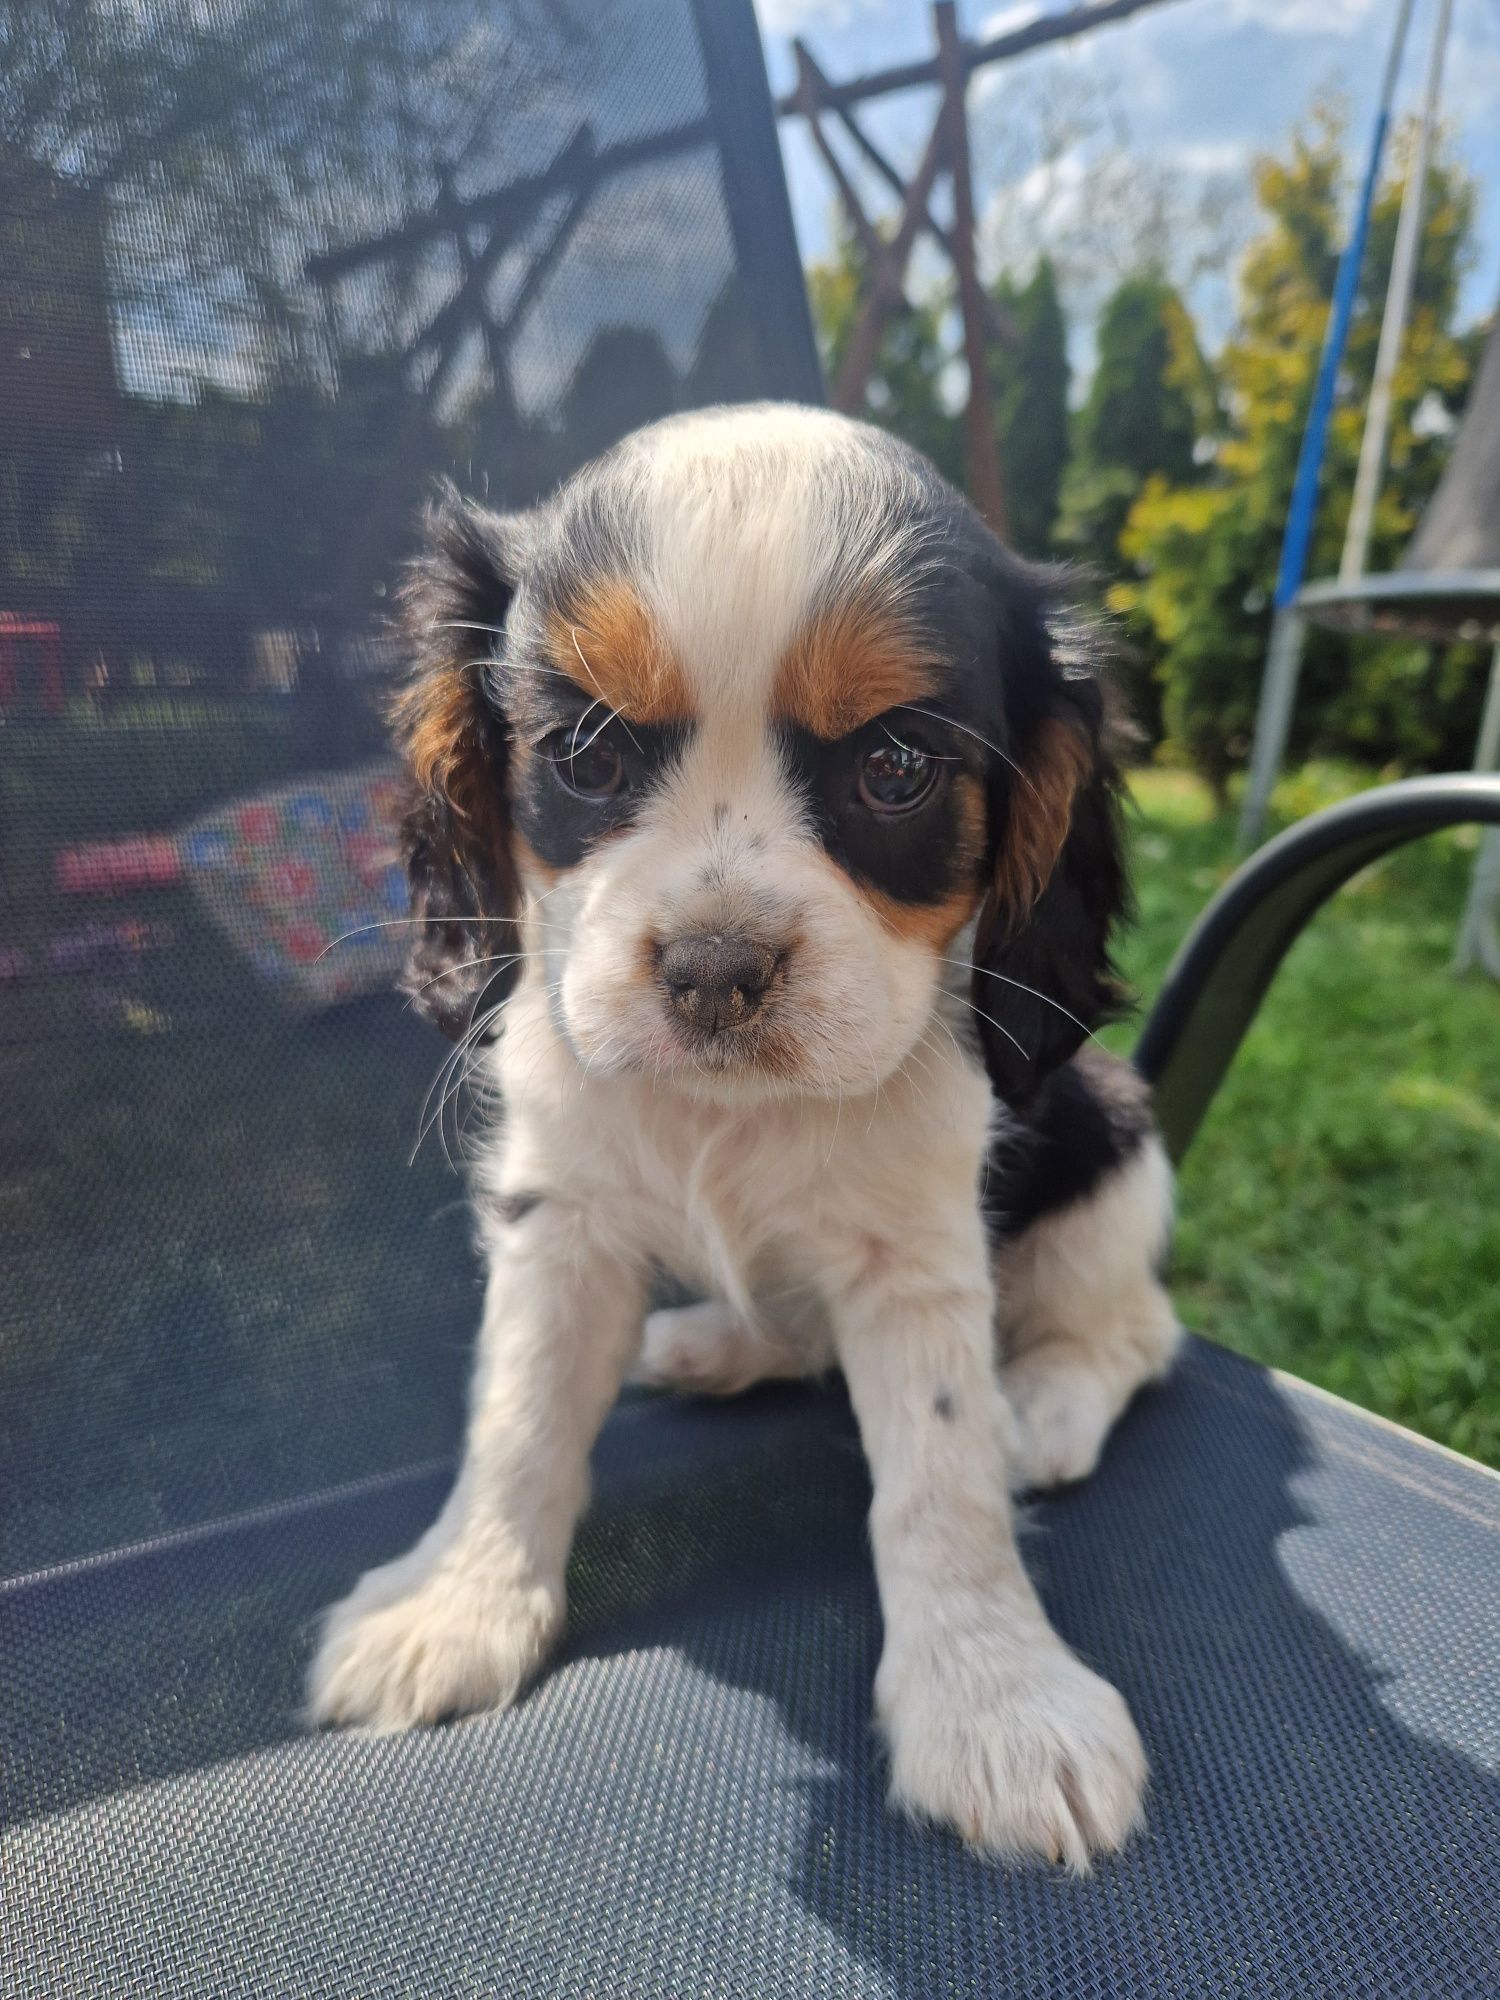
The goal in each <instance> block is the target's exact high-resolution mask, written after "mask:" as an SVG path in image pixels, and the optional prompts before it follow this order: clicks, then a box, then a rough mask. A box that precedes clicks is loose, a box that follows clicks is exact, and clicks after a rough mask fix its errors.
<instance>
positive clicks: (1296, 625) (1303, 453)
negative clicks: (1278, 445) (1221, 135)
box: [1239, 0, 1413, 848]
mask: <svg viewBox="0 0 1500 2000" xmlns="http://www.w3.org/2000/svg"><path fill="white" fill-rule="evenodd" d="M1412 4H1413V0H1401V9H1400V12H1399V13H1398V14H1397V16H1396V32H1395V35H1394V36H1393V37H1392V40H1391V52H1390V55H1389V56H1388V57H1387V59H1386V65H1385V80H1384V82H1383V83H1382V84H1381V87H1380V107H1379V110H1378V111H1377V112H1376V115H1375V130H1374V131H1373V132H1372V133H1371V135H1370V159H1369V164H1368V165H1367V166H1366V168H1365V178H1364V185H1363V186H1362V187H1361V189H1360V191H1359V205H1358V207H1357V208H1356V210H1355V212H1354V224H1353V227H1352V228H1351V229H1350V232H1349V241H1348V242H1347V243H1346V244H1345V245H1344V254H1343V256H1342V257H1341V258H1340V259H1339V269H1338V276H1337V278H1336V279H1335V280H1334V287H1333V306H1332V309H1331V311H1330V312H1329V315H1328V331H1327V332H1326V333H1325V334H1324V336H1323V354H1322V358H1321V359H1320V360H1319V362H1318V379H1317V381H1316V383H1315V384H1314V385H1313V399H1312V407H1311V409H1310V410H1309V411H1308V413H1307V428H1306V429H1305V430H1304V431H1303V433H1302V449H1301V450H1300V452H1299V453H1298V454H1297V477H1296V479H1295V481H1294V482H1293V485H1292V500H1291V505H1290V506H1289V507H1288V509H1287V516H1286V527H1285V529H1284V530H1283V531H1282V537H1281V560H1280V562H1279V563H1278V564H1277V568H1276V590H1275V595H1274V597H1273V599H1272V602H1273V604H1274V605H1275V612H1276V615H1275V617H1274V618H1273V619H1272V620H1271V643H1270V646H1269V648H1268V649H1267V652H1266V664H1265V670H1264V672H1263V673H1262V675H1261V678H1260V700H1259V703H1258V705H1257V707H1256V712H1255V740H1254V742H1253V743H1252V744H1251V747H1250V771H1249V775H1248V777H1247V779H1246V781H1245V797H1244V801H1243V803H1242V805H1241V807H1240V832H1239V838H1240V845H1241V847H1245V848H1249V847H1253V846H1254V845H1255V843H1256V841H1257V840H1259V839H1260V835H1261V829H1262V827H1263V826H1264V825H1265V821H1266V812H1267V810H1268V808H1269V806H1270V803H1271V793H1272V791H1273V790H1274V789H1275V785H1276V779H1277V775H1278V773H1279V772H1280V770H1281V759H1282V756H1283V754H1284V752H1285V750H1286V741H1287V735H1288V733H1289V731H1290V729H1291V726H1292V709H1293V707H1294V705H1295V703H1296V700H1297V682H1298V679H1299V678H1300V676H1301V672H1302V640H1303V633H1304V623H1303V618H1302V614H1301V612H1300V611H1299V610H1298V609H1297V599H1298V597H1299V596H1300V594H1301V591H1302V585H1303V581H1304V579H1305V578H1306V575H1307V552H1308V549H1309V548H1310V547H1311V545H1312V532H1313V521H1314V518H1315V516H1316V514H1317V511H1318V481H1319V478H1320V477H1321V475H1322V471H1323V452H1324V448H1325V447H1326V445H1327V443H1328V419H1329V417H1330V416H1331V415H1332V412H1333V392H1334V390H1335V389H1336V388H1337V386H1338V377H1339V363H1340V362H1341V361H1342V360H1343V358H1344V347H1345V344H1346V343H1347V341H1348V339H1349V322H1350V320H1351V319H1352V318H1353V316H1354V294H1355V292H1356V290H1357V289H1358V286H1359V271H1360V266H1361V264H1363V262H1364V257H1365V241H1366V238H1367V237H1368V236H1369V233H1370V211H1371V209H1372V208H1373V207H1374V206H1375V189H1376V187H1377V185H1378V184H1379V181H1380V163H1381V160H1382V159H1383V157H1384V155H1385V140H1386V134H1387V132H1388V131H1389V130H1390V125H1391V105H1392V102H1393V101H1394V99H1395V95H1396V79H1397V76H1398V74H1399V72H1400V69H1401V51H1402V49H1403V48H1404V46H1405V44H1406V31H1407V28H1408V27H1409V26H1410V23H1411V10H1412Z"/></svg>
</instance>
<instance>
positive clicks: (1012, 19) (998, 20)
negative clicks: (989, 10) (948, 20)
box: [975, 6, 1042, 42]
mask: <svg viewBox="0 0 1500 2000" xmlns="http://www.w3.org/2000/svg"><path fill="white" fill-rule="evenodd" d="M1041 14H1042V10H1041V8H1040V7H1031V6H1020V7H1002V8H1000V9H999V11H998V12H997V13H994V14H986V15H985V17H984V19H983V20H982V21H981V22H980V24H979V33H978V35H977V36H976V37H975V39H976V40H977V41H981V42H987V41H989V39H990V37H991V36H992V35H1008V34H1009V33H1010V32H1011V30H1012V29H1013V28H1024V27H1025V26H1026V25H1027V23H1028V22H1029V21H1036V20H1040V18H1041Z"/></svg>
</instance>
